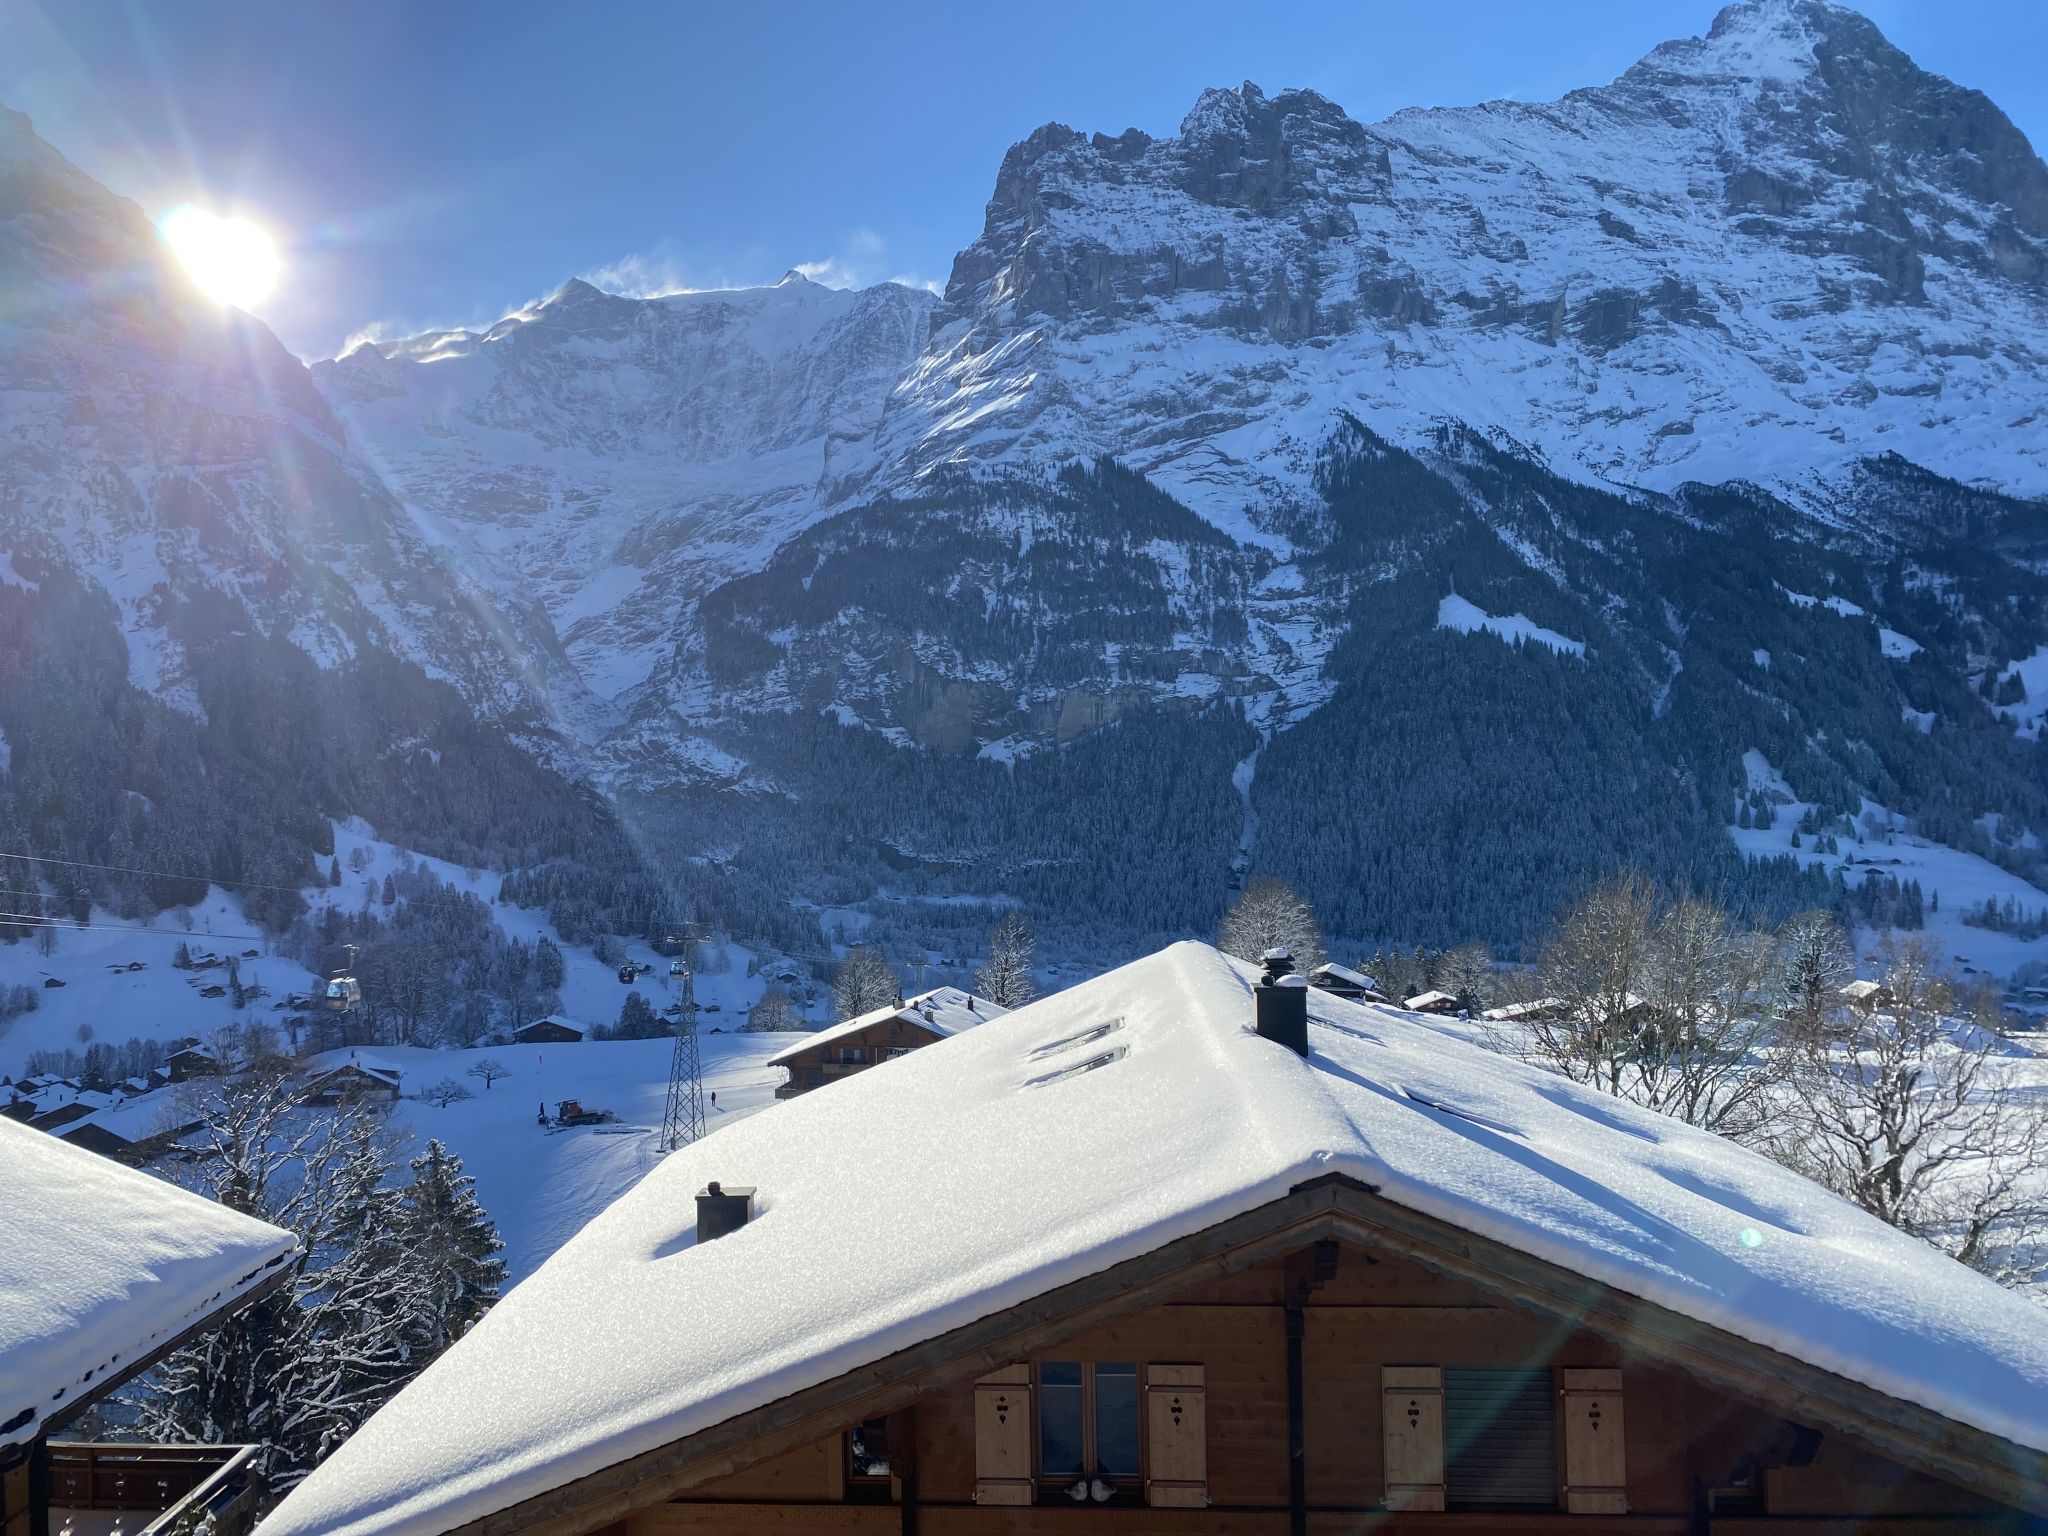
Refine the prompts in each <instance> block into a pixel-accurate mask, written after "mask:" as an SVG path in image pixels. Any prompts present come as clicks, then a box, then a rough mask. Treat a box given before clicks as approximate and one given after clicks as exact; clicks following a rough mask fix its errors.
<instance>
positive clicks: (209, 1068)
mask: <svg viewBox="0 0 2048 1536" xmlns="http://www.w3.org/2000/svg"><path fill="white" fill-rule="evenodd" d="M227 1070H228V1064H227V1062H225V1061H224V1060H222V1059H221V1054H220V1052H218V1051H216V1050H215V1049H214V1048H213V1047H212V1046H210V1045H206V1044H203V1043H202V1042H200V1041H198V1040H188V1041H186V1042H185V1044H183V1045H181V1046H179V1047H178V1049H177V1050H175V1051H173V1052H171V1054H170V1055H168V1056H166V1057H165V1058H164V1071H165V1072H166V1073H168V1074H169V1076H170V1080H171V1081H172V1082H174V1083H189V1082H191V1081H192V1079H194V1078H195V1077H219V1076H221V1075H222V1074H224V1073H225V1072H226V1071H227Z"/></svg>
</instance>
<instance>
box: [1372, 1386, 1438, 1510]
mask: <svg viewBox="0 0 2048 1536" xmlns="http://www.w3.org/2000/svg"><path fill="white" fill-rule="evenodd" d="M1380 1433H1381V1438H1382V1440H1383V1442H1384V1444H1385V1447H1386V1482H1387V1508H1388V1509H1442V1508H1443V1507H1444V1373H1443V1372H1442V1370H1440V1369H1439V1368H1438V1367H1436V1366H1434V1365H1384V1366H1381V1367H1380Z"/></svg>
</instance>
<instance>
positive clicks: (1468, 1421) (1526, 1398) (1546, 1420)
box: [1443, 1365, 1557, 1509]
mask: <svg viewBox="0 0 2048 1536" xmlns="http://www.w3.org/2000/svg"><path fill="white" fill-rule="evenodd" d="M1443 1416H1444V1499H1445V1503H1446V1504H1447V1505H1448V1506H1449V1507H1450V1508H1452V1509H1555V1508H1556V1507H1557V1415H1556V1398H1555V1395H1554V1389H1553V1387H1552V1385H1551V1380H1550V1372H1549V1371H1547V1370H1534V1371H1531V1370H1518V1369H1505V1370H1502V1369H1495V1368H1492V1367H1485V1366H1466V1365H1447V1366H1445V1367H1444V1374H1443Z"/></svg>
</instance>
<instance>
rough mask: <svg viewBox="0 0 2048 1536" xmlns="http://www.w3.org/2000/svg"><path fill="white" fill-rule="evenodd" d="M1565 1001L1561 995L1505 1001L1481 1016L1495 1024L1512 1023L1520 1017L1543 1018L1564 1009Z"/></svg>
mask: <svg viewBox="0 0 2048 1536" xmlns="http://www.w3.org/2000/svg"><path fill="white" fill-rule="evenodd" d="M1564 1008H1565V1001H1564V999H1563V998H1561V997H1537V998H1531V999H1530V1000H1529V1001H1528V1002H1526V1003H1505V1004H1503V1005H1502V1006H1501V1007H1498V1008H1489V1009H1487V1010H1486V1011H1485V1012H1484V1013H1482V1014H1480V1015H1479V1017H1480V1018H1482V1019H1485V1020H1487V1021H1488V1022H1489V1023H1494V1024H1512V1023H1514V1022H1515V1021H1516V1020H1518V1019H1536V1018H1541V1017H1542V1016H1543V1015H1545V1014H1548V1013H1561V1012H1563V1011H1564Z"/></svg>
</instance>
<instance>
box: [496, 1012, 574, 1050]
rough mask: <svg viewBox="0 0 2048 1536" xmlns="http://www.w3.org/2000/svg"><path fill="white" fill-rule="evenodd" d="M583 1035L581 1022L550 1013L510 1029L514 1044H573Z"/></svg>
mask: <svg viewBox="0 0 2048 1536" xmlns="http://www.w3.org/2000/svg"><path fill="white" fill-rule="evenodd" d="M583 1036H584V1029H583V1026H582V1025H581V1024H578V1023H576V1022H575V1021H574V1020H572V1019H565V1018H563V1017H562V1016H561V1015H560V1014H555V1013H551V1014H549V1015H548V1016H547V1017H546V1018H544V1019H535V1020H534V1021H533V1022H532V1023H531V1024H522V1025H520V1026H519V1027H518V1028H517V1029H515V1030H513V1031H512V1034H511V1036H510V1039H511V1043H512V1044H514V1045H574V1044H576V1042H577V1041H579V1040H581V1039H582V1038H583Z"/></svg>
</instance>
